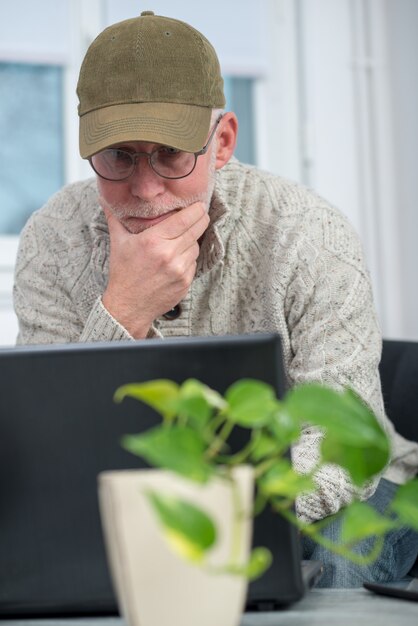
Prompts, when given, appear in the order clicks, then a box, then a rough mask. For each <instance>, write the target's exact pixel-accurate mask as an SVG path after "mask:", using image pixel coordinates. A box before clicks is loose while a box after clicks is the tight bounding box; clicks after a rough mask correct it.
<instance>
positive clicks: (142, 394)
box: [114, 379, 180, 419]
mask: <svg viewBox="0 0 418 626" xmlns="http://www.w3.org/2000/svg"><path fill="white" fill-rule="evenodd" d="M179 393H180V388H179V386H178V385H177V384H176V383H175V382H173V381H172V380H165V379H160V380H151V381H149V382H145V383H130V384H128V385H123V386H122V387H119V388H118V389H117V390H116V392H115V395H114V400H115V402H122V400H123V399H124V398H126V397H128V396H129V397H131V398H135V399H137V400H141V401H142V402H144V403H145V404H148V405H149V406H150V407H152V408H153V409H155V410H156V411H157V412H158V413H160V415H162V416H163V417H164V418H166V419H171V418H173V417H175V415H176V414H177V401H178V398H179Z"/></svg>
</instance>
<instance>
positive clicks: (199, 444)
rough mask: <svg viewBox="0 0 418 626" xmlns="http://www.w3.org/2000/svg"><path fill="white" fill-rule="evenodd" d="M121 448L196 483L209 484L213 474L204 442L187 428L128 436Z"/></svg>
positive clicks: (159, 429)
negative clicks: (206, 459)
mask: <svg viewBox="0 0 418 626" xmlns="http://www.w3.org/2000/svg"><path fill="white" fill-rule="evenodd" d="M122 446H123V447H124V448H126V449H127V450H129V452H132V453H133V454H136V455H137V456H140V457H142V458H144V459H145V460H146V461H147V462H148V463H150V465H153V466H155V467H163V468H166V469H169V470H172V471H173V472H176V473H177V474H181V475H182V476H186V477H187V478H190V480H195V481H197V482H202V483H204V482H206V481H207V480H208V479H209V478H210V476H211V474H212V473H213V469H212V467H211V466H210V465H209V464H208V463H207V462H206V461H205V458H204V453H205V449H206V446H205V442H204V440H203V439H202V437H201V436H200V435H199V434H198V433H197V432H196V431H194V430H193V429H192V428H189V427H187V426H170V427H168V426H157V427H155V428H152V429H150V430H148V431H147V432H145V433H142V434H139V435H125V436H124V437H123V438H122Z"/></svg>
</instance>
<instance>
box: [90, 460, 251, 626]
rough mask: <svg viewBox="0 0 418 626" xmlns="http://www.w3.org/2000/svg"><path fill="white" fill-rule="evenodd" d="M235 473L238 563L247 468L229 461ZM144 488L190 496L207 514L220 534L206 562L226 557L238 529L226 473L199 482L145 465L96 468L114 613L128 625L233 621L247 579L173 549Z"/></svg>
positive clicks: (247, 523)
mask: <svg viewBox="0 0 418 626" xmlns="http://www.w3.org/2000/svg"><path fill="white" fill-rule="evenodd" d="M234 479H235V482H236V484H237V487H238V490H239V499H240V507H241V509H242V511H243V515H242V518H241V521H240V522H239V523H240V524H241V525H242V526H241V528H240V530H239V533H238V535H239V536H240V545H239V547H238V554H239V560H240V562H241V563H245V562H246V561H247V560H248V557H249V553H250V548H251V532H252V517H251V509H252V504H253V472H252V469H251V468H250V467H248V466H241V467H238V468H236V469H235V470H234ZM150 488H151V489H153V490H155V491H158V492H160V493H166V494H167V493H168V494H170V495H178V496H179V497H181V498H184V499H187V500H190V501H191V502H192V503H193V504H195V505H196V506H201V507H202V508H204V509H205V511H206V512H207V513H209V514H210V515H211V516H212V517H213V519H214V520H215V523H216V526H217V530H218V538H219V540H218V542H217V544H216V546H215V547H214V548H213V550H212V551H211V556H210V564H211V566H214V567H216V566H220V565H225V564H226V563H227V561H228V559H229V557H230V553H231V541H232V539H233V536H234V535H235V539H236V536H237V532H236V531H237V528H236V526H235V527H234V522H233V518H234V515H233V510H234V509H233V499H232V489H231V485H230V483H228V482H227V481H224V480H220V479H216V480H213V481H211V482H210V483H209V484H208V485H203V486H202V485H199V484H196V483H192V482H190V481H187V480H184V479H182V478H180V477H178V476H176V475H174V474H172V473H170V472H167V471H164V470H151V469H149V470H127V471H114V472H104V473H102V474H100V476H99V503H100V511H101V518H102V525H103V529H104V536H105V543H106V550H107V555H108V561H109V566H110V571H111V576H112V579H113V584H114V588H115V592H116V596H117V599H118V604H119V609H120V612H121V614H122V615H123V617H124V618H125V619H126V621H127V622H128V624H129V626H236V625H237V624H239V622H240V618H241V614H242V611H243V608H244V603H245V598H246V591H247V581H246V580H245V579H244V578H243V577H241V576H233V575H229V574H215V573H213V572H208V571H207V570H205V569H202V568H200V567H199V566H198V565H194V564H191V563H190V562H188V561H185V560H183V559H182V558H181V557H179V556H178V555H177V554H175V553H174V552H173V551H172V549H171V548H170V547H169V545H168V543H167V541H166V539H165V538H164V536H163V533H162V531H161V527H160V525H159V523H158V520H157V518H156V516H155V513H154V511H153V510H152V509H151V506H150V503H149V501H148V499H147V498H146V496H145V494H144V492H145V491H146V490H147V489H150Z"/></svg>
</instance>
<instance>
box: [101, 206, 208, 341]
mask: <svg viewBox="0 0 418 626" xmlns="http://www.w3.org/2000/svg"><path fill="white" fill-rule="evenodd" d="M104 211H105V215H106V219H107V223H108V227H109V234H110V263H109V280H108V284H107V287H106V290H105V292H104V294H103V298H102V301H103V305H104V306H105V307H106V309H107V310H108V311H109V313H110V314H111V315H112V316H113V317H114V318H115V319H117V320H118V321H119V322H120V323H121V324H122V325H123V326H124V328H126V329H127V330H128V332H129V333H130V334H131V335H132V336H133V337H134V338H136V339H141V338H145V337H146V336H147V333H148V331H149V328H150V326H151V324H152V322H153V321H154V320H155V319H156V318H157V317H159V316H161V315H163V314H164V313H166V312H167V311H169V310H170V309H172V308H173V307H175V306H176V305H177V304H178V303H179V302H180V301H181V300H182V299H183V298H184V297H185V295H186V294H187V292H188V291H189V289H190V285H191V283H192V281H193V278H194V276H195V273H196V261H197V258H198V256H199V250H200V248H199V243H198V240H199V239H200V237H201V236H202V235H203V233H204V232H205V230H206V228H207V227H208V225H209V216H208V212H207V210H206V208H205V206H204V204H203V202H195V203H193V204H191V205H190V206H188V207H186V208H184V209H181V210H180V211H178V212H176V213H175V214H173V215H170V216H169V217H167V218H166V219H165V220H164V221H162V222H160V223H159V224H156V225H155V226H152V227H151V228H148V229H147V230H145V231H144V232H141V233H138V234H132V233H130V232H128V231H127V230H126V229H125V228H124V227H123V226H122V224H120V223H119V221H118V220H117V219H116V218H115V217H114V216H113V215H112V213H111V212H110V211H109V210H108V209H107V208H106V207H104Z"/></svg>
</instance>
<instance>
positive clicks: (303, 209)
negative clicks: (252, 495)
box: [15, 11, 418, 586]
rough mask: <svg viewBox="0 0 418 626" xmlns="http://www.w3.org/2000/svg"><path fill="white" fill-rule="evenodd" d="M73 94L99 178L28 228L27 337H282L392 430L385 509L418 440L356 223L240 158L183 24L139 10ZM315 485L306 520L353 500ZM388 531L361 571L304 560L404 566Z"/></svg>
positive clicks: (405, 557)
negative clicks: (403, 424)
mask: <svg viewBox="0 0 418 626" xmlns="http://www.w3.org/2000/svg"><path fill="white" fill-rule="evenodd" d="M77 91H78V96H79V100H80V104H79V115H80V152H81V156H82V157H83V158H85V159H88V160H89V161H90V163H91V166H92V168H93V170H94V171H95V173H96V178H95V179H94V180H88V181H84V182H79V183H75V184H72V185H69V186H68V187H66V188H64V189H63V190H62V191H60V192H59V193H58V194H57V195H56V196H54V197H53V198H52V199H51V200H50V201H49V202H48V203H47V205H46V206H45V207H43V209H41V210H40V211H39V212H37V213H35V214H34V215H33V216H32V218H31V219H30V220H29V222H28V224H27V226H26V228H25V230H24V232H23V233H22V238H21V245H20V250H19V255H18V261H17V268H16V284H15V306H16V311H17V315H18V318H19V324H20V332H19V338H18V342H19V343H38V344H39V343H53V342H77V341H109V340H118V339H119V340H120V339H125V340H135V339H142V338H152V337H168V336H189V335H218V334H237V333H248V332H260V331H275V332H279V333H280V334H281V336H282V339H283V346H284V356H285V362H286V367H287V372H288V375H289V378H290V380H291V382H292V383H299V382H304V381H309V380H316V381H322V382H324V383H327V384H330V385H333V386H334V387H337V388H340V387H342V386H350V387H351V388H353V389H354V390H355V391H356V392H357V393H358V394H359V395H360V396H361V397H362V398H363V399H364V401H365V402H367V403H368V404H369V405H370V407H371V408H372V409H373V410H374V411H375V413H376V415H377V416H378V417H379V419H381V420H382V422H384V423H385V424H386V427H387V429H388V431H389V432H390V434H391V437H392V443H393V459H392V463H391V465H390V466H389V467H388V469H387V471H386V474H385V477H384V479H382V480H381V481H380V483H379V486H378V487H377V490H376V486H377V485H376V484H371V485H369V487H368V489H366V490H365V491H364V492H363V493H362V494H361V495H362V497H363V498H365V499H366V498H372V502H373V503H374V504H375V506H377V507H378V508H379V507H382V506H385V503H387V502H388V501H389V499H390V498H391V497H392V495H393V492H394V491H395V490H396V483H401V482H404V481H405V480H406V479H407V478H409V477H411V476H412V475H414V473H415V472H416V470H417V467H418V446H417V445H416V444H413V443H410V442H407V441H405V440H404V439H403V438H401V437H400V436H399V435H397V434H396V433H395V432H394V431H393V427H392V425H391V424H390V423H389V422H388V420H387V418H386V417H385V415H384V411H383V405H382V397H381V391H380V381H379V374H378V363H379V359H380V349H381V339H380V335H379V331H378V328H377V323H376V318H375V313H374V309H373V303H372V294H371V288H370V283H369V277H368V273H367V271H366V269H365V267H364V263H363V259H362V252H361V247H360V244H359V241H358V239H357V237H356V235H355V234H354V233H353V231H352V229H351V227H350V226H349V224H348V223H347V221H346V220H345V219H344V218H343V217H342V216H341V214H340V213H339V212H337V211H336V210H335V209H334V208H333V207H331V206H329V205H328V204H327V203H326V202H325V201H324V200H322V199H321V198H319V197H318V196H317V195H315V194H314V193H312V192H310V191H308V190H306V189H304V188H302V187H301V186H298V185H297V184H294V183H292V182H289V181H286V180H283V179H280V178H278V177H276V176H273V175H270V174H268V173H265V172H260V171H259V170H257V169H255V168H253V167H250V166H247V165H243V164H241V163H239V162H238V161H237V160H236V159H235V158H234V157H233V152H234V147H235V141H236V136H237V126H238V124H237V119H236V116H235V115H234V113H231V112H228V113H225V112H223V109H224V106H225V99H224V94H223V81H222V78H221V74H220V69H219V63H218V59H217V56H216V53H215V51H214V49H213V47H212V46H211V44H210V43H209V42H208V41H207V40H206V39H205V37H203V35H202V34H201V33H199V32H198V31H196V30H195V29H193V28H192V27H191V26H189V25H187V24H185V23H183V22H179V21H177V20H174V19H168V18H165V17H159V16H155V15H154V14H153V13H152V12H151V11H145V12H143V13H142V14H141V16H140V17H137V18H134V19H131V20H127V21H124V22H121V23H119V24H115V25H113V26H111V27H109V28H107V29H106V30H105V31H103V32H102V33H101V34H100V35H99V36H98V37H97V39H96V40H95V41H94V42H93V43H92V45H91V46H90V48H89V50H88V51H87V54H86V56H85V59H84V61H83V64H82V67H81V71H80V77H79V82H78V89H77ZM319 441H320V435H319V434H318V433H317V432H315V431H311V430H308V429H307V430H306V431H305V432H304V433H303V436H302V438H301V441H300V443H299V444H298V445H297V446H296V447H295V448H294V450H293V462H294V465H295V467H296V469H297V470H299V471H300V472H304V471H307V470H309V469H310V468H312V467H313V466H314V464H315V462H316V459H317V455H318V446H319ZM317 481H318V485H319V490H318V492H317V493H315V494H314V495H309V496H306V497H305V498H301V499H300V500H299V502H298V504H297V510H298V514H299V516H300V517H301V518H303V519H304V520H307V521H313V520H317V519H321V518H323V517H326V516H328V515H331V514H333V513H335V512H337V511H338V510H339V509H340V508H341V507H342V506H344V505H345V504H346V503H348V502H349V501H350V500H351V498H352V494H353V488H352V485H351V483H350V482H349V480H348V479H347V476H346V475H345V474H344V473H343V472H342V471H339V470H338V469H336V468H335V467H328V468H327V469H325V470H323V471H322V472H321V473H320V474H318V476H317ZM375 490H376V491H375ZM373 494H374V495H373ZM335 532H337V530H336V528H335V524H331V525H330V526H329V527H328V529H327V533H329V534H331V535H332V534H333V533H335ZM392 540H393V539H392ZM394 540H395V541H397V542H398V543H397V546H398V548H397V552H396V554H395V555H394V554H392V553H391V554H389V552H390V551H391V550H392V548H391V545H392V544H391V543H390V542H388V543H387V549H386V551H385V552H384V553H383V556H382V559H381V561H379V562H378V564H377V565H376V566H375V567H374V569H373V570H372V571H367V572H366V571H365V570H362V569H361V568H359V567H356V566H352V565H348V564H346V563H345V561H343V560H342V559H338V558H336V557H333V556H332V555H329V554H328V553H326V552H325V551H324V550H322V549H321V548H319V547H317V546H315V545H313V544H310V543H309V542H308V541H306V542H305V556H307V557H308V558H319V559H320V560H323V561H325V562H326V574H325V576H324V579H323V584H324V585H334V586H356V585H360V584H361V582H362V580H363V579H364V578H369V579H370V578H374V579H375V580H384V579H385V578H386V579H390V578H395V577H400V576H403V575H404V574H405V573H406V572H407V571H408V569H409V567H410V565H411V564H412V562H413V561H414V558H415V555H414V551H415V554H416V552H417V549H418V547H417V546H418V539H417V536H416V535H413V534H412V533H409V534H408V533H406V534H404V535H403V536H402V537H399V536H398V537H396V538H395V539H394ZM392 552H393V551H392Z"/></svg>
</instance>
